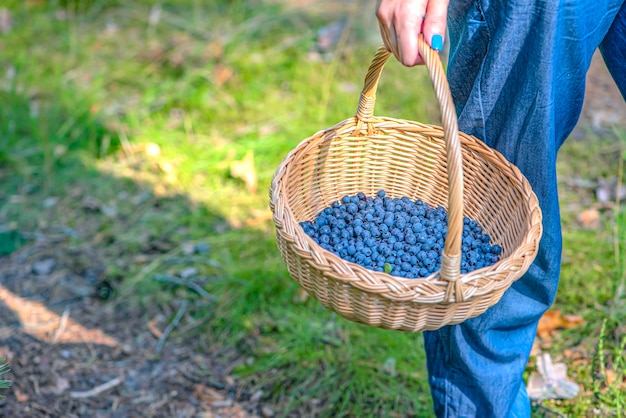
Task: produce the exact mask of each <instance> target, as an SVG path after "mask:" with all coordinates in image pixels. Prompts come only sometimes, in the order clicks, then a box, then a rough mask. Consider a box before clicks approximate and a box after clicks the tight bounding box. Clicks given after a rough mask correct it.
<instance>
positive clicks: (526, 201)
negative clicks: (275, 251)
mask: <svg viewBox="0 0 626 418" xmlns="http://www.w3.org/2000/svg"><path fill="white" fill-rule="evenodd" d="M419 48H420V53H421V55H422V57H423V58H424V61H425V64H426V68H427V69H428V71H429V73H430V76H431V79H432V81H433V85H434V89H435V93H436V96H437V99H438V102H439V105H440V109H441V114H442V123H443V128H441V127H438V126H433V125H426V124H422V123H418V122H413V121H408V120H399V119H393V118H388V117H376V116H374V115H373V109H374V103H375V96H376V89H377V86H378V81H379V79H380V75H381V73H382V68H383V66H384V64H385V62H386V61H387V59H388V57H389V55H390V54H389V53H388V52H387V51H386V50H385V48H384V47H381V48H380V49H379V50H378V51H377V53H376V55H375V57H374V59H373V61H372V63H371V65H370V68H369V71H368V73H367V76H366V78H365V85H364V88H363V91H362V93H361V97H360V101H359V106H358V110H357V114H356V116H355V117H352V118H350V119H347V120H344V121H343V122H340V123H338V124H337V125H335V126H333V127H331V128H328V129H325V130H323V131H320V132H318V133H316V134H315V135H313V136H311V137H309V138H307V139H305V140H304V141H302V142H301V143H300V144H299V145H298V146H297V147H296V148H295V149H293V150H292V151H291V152H290V153H289V154H288V155H287V156H286V158H285V159H284V160H283V162H282V163H281V165H280V166H279V167H278V170H277V171H276V173H275V174H274V178H273V180H272V186H271V189H270V207H271V209H272V212H273V219H274V223H275V225H276V237H277V241H278V247H279V249H280V252H281V255H282V257H283V260H284V261H285V263H286V264H287V267H288V270H289V274H290V275H291V276H292V277H293V279H295V280H296V281H297V282H298V283H299V284H300V285H301V286H302V287H303V288H304V289H305V290H306V292H307V293H308V294H310V295H311V296H313V297H314V298H315V299H317V300H318V301H319V302H321V304H322V305H323V306H325V307H326V308H328V309H331V310H333V311H334V312H336V313H338V314H339V315H341V316H342V317H344V318H346V319H348V320H350V321H354V322H358V323H362V324H366V325H370V326H374V327H378V328H383V329H390V330H400V331H407V332H417V331H423V330H434V329H438V328H441V327H443V326H445V325H451V324H457V323H460V322H463V321H464V320H466V319H468V318H472V317H475V316H477V315H479V314H481V313H483V312H484V311H485V310H487V308H489V307H490V306H492V305H494V304H495V303H496V302H498V301H499V300H500V298H501V297H502V294H503V293H504V291H505V290H506V289H508V288H509V287H510V286H511V284H512V283H513V282H514V281H515V280H517V279H518V278H519V277H521V276H522V275H523V274H524V273H525V272H526V271H527V270H528V268H529V267H530V264H531V263H532V262H533V260H534V258H535V256H536V254H537V249H538V246H539V240H540V238H541V234H542V227H541V211H540V209H539V205H538V202H537V198H536V196H535V194H534V193H533V191H532V189H531V187H530V185H529V183H528V181H527V180H526V178H525V177H524V176H523V175H522V174H521V173H520V171H519V170H518V169H517V168H516V167H515V166H514V165H512V164H511V163H509V162H508V161H507V160H506V159H505V158H504V157H503V156H502V155H501V154H499V153H498V152H496V151H495V150H493V149H490V148H489V147H487V146H486V145H485V144H484V143H483V142H482V141H480V140H479V139H477V138H475V137H472V136H470V135H466V134H463V133H459V132H458V125H457V118H456V113H455V109H454V104H453V101H452V97H451V94H450V90H449V86H448V84H447V79H446V76H445V72H444V69H443V66H442V64H441V61H440V59H439V56H438V54H437V53H436V52H435V51H433V50H432V49H431V48H430V47H429V46H428V45H427V44H426V43H425V42H424V41H423V39H420V42H419ZM380 189H384V190H385V191H386V192H387V195H388V196H390V197H402V196H406V197H409V198H410V199H413V200H415V199H421V200H423V201H425V202H428V203H429V204H430V205H431V206H439V205H441V206H443V207H444V208H446V210H447V212H448V234H447V237H446V240H445V245H444V249H443V254H442V267H441V270H440V271H439V272H437V273H435V274H432V275H430V276H429V277H426V278H419V279H405V278H398V277H394V276H391V275H389V274H385V273H379V272H374V271H371V270H368V269H366V268H364V267H362V266H359V265H357V264H355V263H351V262H348V261H345V260H343V259H342V258H340V257H339V256H337V255H335V254H333V253H332V252H330V251H327V250H324V249H323V248H321V247H320V246H319V245H318V244H316V243H315V242H314V241H313V240H312V239H311V238H310V237H309V236H307V235H306V234H305V232H304V230H303V229H302V227H301V226H300V225H299V223H300V222H302V221H305V220H313V219H314V218H315V217H316V216H317V214H318V213H319V212H320V211H321V210H322V209H323V208H325V207H326V206H329V205H330V204H331V203H332V202H333V201H336V200H340V199H341V197H342V196H344V195H354V194H357V193H358V192H363V193H365V194H368V195H373V194H375V193H376V192H377V191H378V190H380ZM463 216H468V217H470V218H471V219H475V220H476V221H478V223H479V224H480V225H481V226H482V227H483V230H484V231H485V232H486V233H488V234H489V235H490V236H491V240H492V241H491V242H492V243H497V244H499V245H500V246H501V247H502V248H503V253H502V255H501V260H500V261H499V262H497V263H496V264H494V265H492V266H490V267H485V268H481V269H479V270H475V271H472V272H470V273H468V274H461V273H460V259H461V255H460V252H461V237H462V228H463Z"/></svg>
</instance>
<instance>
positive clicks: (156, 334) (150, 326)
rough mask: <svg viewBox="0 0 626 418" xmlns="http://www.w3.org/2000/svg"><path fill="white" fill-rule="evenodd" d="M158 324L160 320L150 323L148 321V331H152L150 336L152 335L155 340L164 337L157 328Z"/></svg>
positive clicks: (152, 320) (154, 319)
mask: <svg viewBox="0 0 626 418" xmlns="http://www.w3.org/2000/svg"><path fill="white" fill-rule="evenodd" d="M158 322H159V319H158V318H153V319H151V320H150V321H148V330H149V331H150V334H152V336H153V337H154V338H157V339H160V338H161V337H162V336H163V333H162V332H161V330H160V329H159V327H158V326H157V323H158Z"/></svg>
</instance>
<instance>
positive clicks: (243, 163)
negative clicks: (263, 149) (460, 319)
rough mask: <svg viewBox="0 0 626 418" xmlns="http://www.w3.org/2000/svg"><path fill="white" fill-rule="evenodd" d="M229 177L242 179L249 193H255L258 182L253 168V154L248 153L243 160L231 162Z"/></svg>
mask: <svg viewBox="0 0 626 418" xmlns="http://www.w3.org/2000/svg"><path fill="white" fill-rule="evenodd" d="M230 175H231V176H233V177H235V178H239V179H242V180H243V181H244V182H245V183H246V189H247V190H248V192H249V193H256V189H257V185H258V180H257V175H256V168H255V166H254V153H253V152H252V151H248V152H247V153H246V156H245V157H244V158H243V160H239V161H233V162H232V163H231V165H230Z"/></svg>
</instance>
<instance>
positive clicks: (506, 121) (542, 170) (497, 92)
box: [424, 0, 626, 418]
mask: <svg viewBox="0 0 626 418" xmlns="http://www.w3.org/2000/svg"><path fill="white" fill-rule="evenodd" d="M623 3H624V0H619V1H617V0H593V1H591V0H571V1H559V0H546V1H529V0H525V1H524V0H517V1H511V0H482V1H480V0H475V1H472V0H461V1H456V0H452V1H451V2H450V6H449V10H448V28H449V39H450V56H449V65H448V79H449V82H450V87H451V89H452V94H453V96H454V99H455V104H456V107H457V114H458V118H459V128H460V130H461V131H463V132H465V133H468V134H471V135H475V136H477V137H478V138H481V139H482V140H484V141H485V142H486V143H487V144H488V145H489V146H491V147H493V148H495V149H497V150H498V151H500V152H501V153H502V154H503V155H504V156H505V157H506V158H507V159H508V160H509V161H511V162H512V163H513V164H515V165H516V166H517V167H519V169H520V170H521V171H522V172H523V173H524V175H525V176H526V177H527V178H528V180H529V181H530V184H531V185H532V187H533V190H534V191H535V193H536V194H537V196H538V198H539V203H540V206H541V209H542V212H543V219H544V224H543V226H544V234H543V237H542V240H541V243H540V248H539V253H538V255H537V259H536V261H535V263H534V264H533V265H532V266H531V268H530V269H529V271H528V273H527V274H526V275H524V276H523V277H522V278H521V279H519V280H518V281H517V282H515V283H514V284H513V286H512V287H511V288H510V289H509V290H508V291H506V292H505V294H504V296H503V297H502V299H501V301H500V302H499V303H497V304H496V305H495V306H493V307H492V308H490V309H489V310H487V312H485V313H484V314H483V315H481V316H479V317H477V318H473V319H470V320H467V321H465V322H464V323H462V324H459V325H454V326H447V327H444V328H442V329H440V330H437V331H431V332H425V333H424V342H425V347H426V355H427V364H428V372H429V383H430V386H431V391H432V396H433V400H434V405H435V412H436V414H437V416H439V417H480V418H487V417H496V418H507V417H516V418H517V417H529V416H530V407H529V401H528V397H527V395H526V391H525V387H521V385H523V379H522V373H523V371H524V369H525V367H526V362H527V360H528V356H529V353H530V350H531V347H532V343H533V340H534V336H535V332H536V327H537V322H538V320H539V318H540V317H541V315H542V314H543V312H545V310H546V309H547V308H548V307H549V306H550V305H551V304H552V302H553V301H554V297H555V294H556V290H557V285H558V280H559V273H560V262H561V249H562V246H561V222H560V214H559V202H558V196H557V181H556V180H557V179H556V156H557V152H558V149H559V147H560V146H561V145H562V144H563V142H564V141H565V139H566V138H567V137H568V135H569V134H570V133H571V131H572V130H573V128H574V126H575V125H576V123H577V121H578V118H579V116H580V112H581V109H582V104H583V98H584V91H585V77H586V73H587V70H588V68H589V65H590V63H591V58H592V55H593V53H594V51H595V50H596V48H597V47H598V46H599V45H600V44H601V43H602V41H603V40H604V42H603V43H602V49H603V53H604V56H605V57H606V58H607V65H608V66H609V68H610V69H611V72H612V74H613V75H614V76H615V78H616V81H617V82H618V83H619V84H620V86H621V90H622V93H624V91H625V90H624V83H625V81H624V80H625V77H626V60H625V58H624V54H625V51H626V38H625V28H626V20H625V19H626V12H625V11H624V6H623ZM620 8H621V9H622V10H621V11H620ZM618 12H619V14H618ZM616 16H617V18H616ZM514 405H515V406H514Z"/></svg>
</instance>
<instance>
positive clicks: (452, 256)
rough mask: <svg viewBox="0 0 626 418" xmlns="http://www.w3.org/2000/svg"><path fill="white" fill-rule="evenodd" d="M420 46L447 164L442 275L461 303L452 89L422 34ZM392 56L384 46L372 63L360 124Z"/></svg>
mask: <svg viewBox="0 0 626 418" xmlns="http://www.w3.org/2000/svg"><path fill="white" fill-rule="evenodd" d="M417 45H418V49H419V53H420V55H421V57H422V58H423V59H424V63H425V64H426V68H427V69H428V72H429V74H430V78H431V81H432V83H433V87H434V90H435V95H436V96H437V100H438V102H439V107H440V110H441V119H442V124H443V131H444V137H445V145H446V158H447V163H448V167H447V168H448V233H447V236H446V240H445V244H444V249H443V254H442V257H441V271H440V275H441V278H442V279H444V280H447V281H449V282H455V283H454V284H455V286H454V287H455V289H454V293H455V296H456V300H457V301H460V300H462V298H463V292H462V291H460V290H461V289H460V287H459V285H460V282H458V280H459V278H460V277H461V239H462V235H463V158H462V153H461V143H460V142H459V128H458V121H457V116H456V110H455V107H454V102H453V100H452V94H451V93H450V86H449V85H448V80H447V78H446V73H445V70H444V69H443V65H442V63H441V60H440V59H439V54H438V53H437V51H435V50H434V49H432V48H431V47H430V46H429V45H428V44H427V43H426V41H425V40H424V36H423V35H421V34H420V36H419V39H418V43H417ZM390 55H391V53H390V52H389V51H387V49H386V48H385V47H384V46H381V47H380V48H379V49H378V51H377V52H376V55H375V56H374V59H373V60H372V63H371V64H370V67H369V70H368V72H367V75H366V76H365V85H364V87H363V91H362V92H361V98H360V100H359V107H358V109H357V114H356V118H357V119H358V121H359V125H360V122H361V121H362V122H365V123H366V122H367V120H368V119H370V118H371V117H372V116H373V114H374V105H375V103H376V90H377V88H378V81H379V80H380V75H381V73H382V69H383V66H384V65H385V63H386V62H387V59H388V58H389V56H390ZM450 284H452V283H450ZM452 291H453V289H451V288H450V287H448V292H447V293H448V295H447V297H446V299H447V300H449V297H450V296H451V294H450V293H451V292H452Z"/></svg>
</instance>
